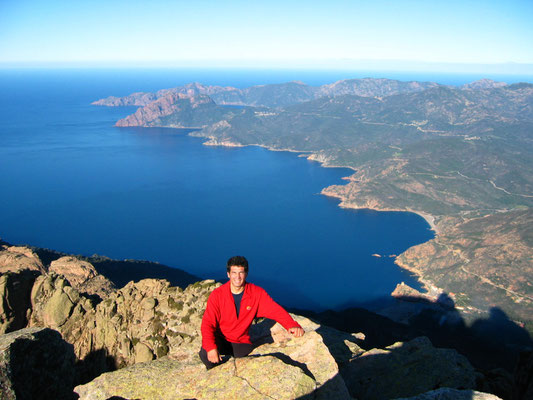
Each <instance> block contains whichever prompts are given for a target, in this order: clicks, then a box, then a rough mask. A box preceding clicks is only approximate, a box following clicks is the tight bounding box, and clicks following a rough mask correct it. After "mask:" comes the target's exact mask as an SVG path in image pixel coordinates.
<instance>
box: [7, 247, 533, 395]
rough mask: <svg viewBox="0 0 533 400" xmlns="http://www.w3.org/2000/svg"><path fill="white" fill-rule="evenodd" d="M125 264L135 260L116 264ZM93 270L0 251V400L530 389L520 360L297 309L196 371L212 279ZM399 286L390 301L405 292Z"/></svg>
mask: <svg viewBox="0 0 533 400" xmlns="http://www.w3.org/2000/svg"><path fill="white" fill-rule="evenodd" d="M90 261H93V262H92V263H91V262H90ZM128 262H129V263H131V265H132V266H135V265H136V262H134V261H122V262H116V263H118V264H115V267H116V266H117V265H122V264H121V263H128ZM99 263H100V265H101V266H103V267H108V268H109V264H113V260H109V259H107V264H102V258H101V257H93V258H83V257H79V256H72V255H65V254H61V253H57V252H53V251H50V250H44V249H36V248H30V247H26V246H11V245H9V244H7V243H3V244H2V247H1V248H0V274H1V276H0V306H1V309H0V333H1V335H0V393H1V394H0V397H1V398H2V399H6V400H7V399H49V398H54V399H76V398H79V399H109V398H128V399H185V398H197V399H204V398H205V399H207V398H220V399H234V398H257V399H266V398H270V399H271V398H275V399H278V398H279V399H295V398H316V399H351V398H357V399H390V398H416V399H422V398H424V399H426V398H427V399H437V398H439V399H442V398H465V399H466V398H468V399H497V398H509V399H511V398H513V399H514V398H516V399H526V398H527V396H529V395H530V394H531V390H533V384H532V382H531V376H530V375H528V374H527V373H525V374H524V371H525V369H524V368H526V370H527V368H529V371H531V368H532V366H531V360H530V359H528V358H525V357H523V359H522V360H521V361H520V362H521V364H520V366H519V368H518V369H517V373H516V374H515V375H513V374H512V373H510V372H502V371H498V370H494V369H493V370H491V371H485V372H484V371H482V370H480V369H476V368H474V367H473V366H472V364H471V363H470V362H469V360H468V359H467V358H466V357H465V356H464V355H461V354H460V353H458V352H457V351H456V350H453V349H445V348H439V347H435V346H434V345H433V343H432V342H431V341H430V339H428V338H427V337H424V336H416V337H412V338H409V339H408V340H405V341H392V342H391V343H390V344H389V345H386V346H383V347H382V348H372V346H369V345H368V344H369V343H370V341H368V339H369V338H368V337H367V336H368V335H367V334H363V333H351V332H349V331H346V330H340V329H335V328H333V327H330V326H328V325H326V324H324V323H322V322H320V320H319V319H317V318H306V317H304V316H301V315H296V314H293V316H294V318H296V319H297V321H298V322H299V323H300V324H301V325H302V326H303V327H304V329H305V331H306V333H305V335H304V336H303V337H301V338H293V337H292V336H290V335H289V334H288V333H287V332H286V331H285V330H284V329H283V328H282V327H280V326H279V325H278V324H275V323H274V322H273V321H269V320H258V321H256V323H255V324H254V325H253V326H252V336H253V338H254V342H256V343H257V344H258V346H257V347H256V349H255V350H254V352H253V353H252V354H251V355H250V356H248V357H246V358H243V359H225V360H224V363H223V364H222V365H220V366H218V367H216V368H214V369H212V370H210V371H207V370H206V369H205V367H204V366H203V364H202V363H201V361H200V360H199V358H198V356H197V352H198V350H199V348H200V344H201V337H200V322H201V318H202V314H203V310H204V307H205V304H206V301H207V297H208V296H209V294H210V292H211V291H212V290H213V289H214V288H216V287H218V286H219V285H220V283H217V282H215V281H212V280H204V281H199V282H195V283H192V284H189V285H188V286H186V287H184V288H181V287H179V286H172V285H171V284H170V283H169V282H168V281H166V280H162V279H141V280H139V281H136V282H134V281H130V282H128V283H127V284H125V285H124V286H123V287H120V288H117V286H116V285H115V283H114V282H112V281H111V280H109V279H108V278H106V277H104V276H103V275H101V274H100V273H99V272H98V265H99ZM126 273H127V272H126ZM149 273H150V269H149V268H145V274H149ZM399 290H400V289H399ZM405 290H407V289H405V288H404V289H403V291H400V292H399V293H397V294H399V295H406V294H409V295H413V292H410V291H409V292H405ZM352 312H353V311H352ZM354 315H355V314H354ZM344 318H345V319H346V318H347V317H346V316H345V317H344ZM375 318H382V319H385V317H379V316H376V317H375ZM356 319H357V318H353V322H356ZM365 319H366V320H367V321H371V320H372V319H371V318H365ZM373 321H377V319H374V320H373ZM388 321H389V323H390V324H395V323H394V322H393V321H391V320H388ZM372 323H375V324H376V327H375V328H376V329H377V330H383V328H382V327H383V325H381V326H379V324H378V323H377V322H372ZM389 326H392V325H389ZM361 327H362V328H364V329H366V328H365V327H364V326H361ZM352 332H359V331H352ZM368 332H369V334H370V335H371V336H372V335H373V333H372V331H371V330H368ZM370 339H371V338H370ZM391 340H392V338H391ZM528 360H529V361H528ZM528 362H529V364H528ZM528 365H529V367H527V366H528ZM529 374H530V373H529ZM528 376H529V378H528ZM487 392H492V393H493V394H489V393H487ZM494 393H495V394H494ZM443 396H444V397H443ZM513 396H514V397H513Z"/></svg>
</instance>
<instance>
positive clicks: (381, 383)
mask: <svg viewBox="0 0 533 400" xmlns="http://www.w3.org/2000/svg"><path fill="white" fill-rule="evenodd" d="M341 374H342V376H343V378H344V381H345V382H346V386H347V387H348V390H349V391H350V394H351V395H352V396H353V397H356V398H360V399H368V400H381V399H393V398H398V397H409V396H415V395H418V394H421V393H425V392H427V391H429V390H433V389H436V388H440V387H450V388H456V389H474V388H475V386H476V373H475V371H474V368H473V367H472V366H471V365H470V363H469V362H468V360H467V359H466V358H465V357H464V356H462V355H460V354H459V353H457V352H456V351H455V350H452V349H439V348H435V347H433V346H432V344H431V342H430V341H429V339H428V338H426V337H418V338H416V339H413V340H411V341H409V342H406V343H402V342H398V343H395V344H393V345H392V346H389V347H386V348H385V349H372V350H369V351H367V352H364V353H363V354H361V355H360V356H358V357H356V358H355V359H353V360H352V361H350V362H349V363H348V364H347V365H345V366H344V367H343V368H342V369H341Z"/></svg>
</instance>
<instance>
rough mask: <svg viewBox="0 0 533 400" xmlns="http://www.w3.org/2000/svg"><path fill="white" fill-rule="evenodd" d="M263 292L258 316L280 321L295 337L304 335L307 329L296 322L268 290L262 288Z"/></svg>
mask: <svg viewBox="0 0 533 400" xmlns="http://www.w3.org/2000/svg"><path fill="white" fill-rule="evenodd" d="M262 292H263V293H262V294H261V298H260V301H259V308H258V310H257V316H258V317H264V318H269V319H273V320H274V321H276V322H279V323H280V324H281V325H282V326H283V327H284V328H285V329H287V331H289V333H291V334H292V335H294V336H295V337H301V336H303V334H304V333H305V331H304V330H303V328H302V327H301V326H300V324H299V323H298V322H296V321H295V320H294V319H293V318H292V317H291V316H290V314H289V313H288V312H287V311H286V310H285V309H284V308H283V307H282V306H280V305H279V304H278V303H276V302H275V301H274V300H273V299H272V297H270V296H269V294H268V293H267V292H266V291H264V290H262Z"/></svg>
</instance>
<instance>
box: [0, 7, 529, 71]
mask: <svg viewBox="0 0 533 400" xmlns="http://www.w3.org/2000/svg"><path fill="white" fill-rule="evenodd" d="M532 21H533V0H501V1H494V0H483V1H482V0H477V1H469V0H461V1H455V0H447V1H432V0H408V1H401V0H397V1H393V0H390V1H385V0H375V1H371V0H368V1H343V0H330V1H310V0H308V1H299V0H298V1H290V0H284V1H278V0H270V1H253V0H247V1H240V0H237V1H231V0H227V1H224V0H219V1H210V0H189V1H181V0H175V1H171V0H153V1H136V0H127V1H124V0H92V1H87V0H79V1H76V0H69V1H59V0H46V1H41V0H0V64H13V63H14V64H17V63H20V64H24V63H29V64H32V63H33V64H43V63H67V64H68V63H71V64H82V65H83V64H91V65H94V64H105V65H113V64H121V65H150V64H158V65H186V66H188V65H206V66H217V65H220V66H224V65H257V66H280V67H287V66H310V67H313V66H328V65H329V66H333V67H335V66H338V67H341V66H342V65H348V64H350V63H354V62H355V63H357V62H361V60H364V61H363V63H365V62H366V63H368V64H372V63H373V62H376V60H389V63H391V62H392V63H393V64H394V63H397V64H398V65H401V64H402V62H407V64H409V62H413V61H415V62H419V63H420V62H426V63H460V64H494V63H525V64H533V23H532Z"/></svg>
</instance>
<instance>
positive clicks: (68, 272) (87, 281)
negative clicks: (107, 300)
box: [48, 256, 114, 298]
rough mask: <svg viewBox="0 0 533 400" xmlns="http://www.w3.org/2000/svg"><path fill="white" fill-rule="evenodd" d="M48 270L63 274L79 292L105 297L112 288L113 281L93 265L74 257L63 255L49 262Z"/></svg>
mask: <svg viewBox="0 0 533 400" xmlns="http://www.w3.org/2000/svg"><path fill="white" fill-rule="evenodd" d="M48 271H49V272H54V273H56V274H58V275H63V276H64V277H65V278H66V279H67V280H68V281H69V283H70V284H71V285H72V287H74V288H75V289H76V290H78V291H79V292H81V293H87V294H95V295H98V296H99V297H101V298H104V297H107V296H108V295H109V294H111V292H112V291H113V290H114V285H113V283H112V282H111V281H110V280H109V279H107V278H106V277H104V276H103V275H100V274H98V272H97V271H96V269H95V268H94V266H93V265H92V264H91V263H89V262H87V261H82V260H79V259H78V258H76V257H72V256H65V257H61V258H59V259H57V260H54V261H52V262H51V263H50V267H49V268H48Z"/></svg>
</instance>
